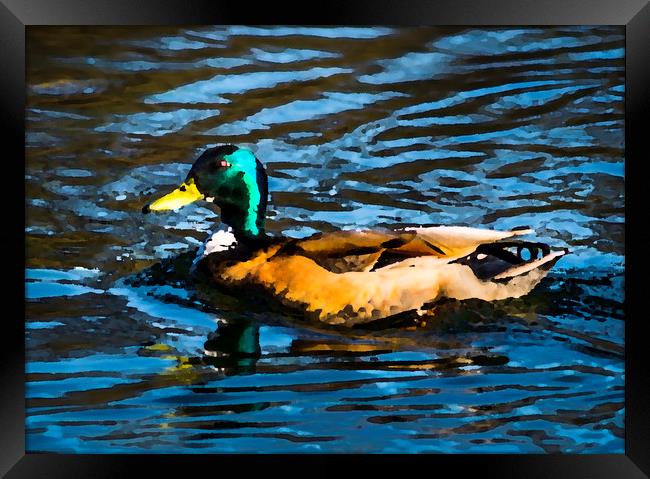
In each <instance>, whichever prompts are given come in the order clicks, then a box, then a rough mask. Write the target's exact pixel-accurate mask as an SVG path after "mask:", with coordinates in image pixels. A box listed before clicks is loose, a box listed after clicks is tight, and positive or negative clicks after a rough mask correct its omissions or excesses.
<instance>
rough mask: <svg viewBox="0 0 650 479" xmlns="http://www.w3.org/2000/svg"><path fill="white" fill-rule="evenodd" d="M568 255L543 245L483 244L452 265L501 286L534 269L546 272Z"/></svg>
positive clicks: (521, 242)
mask: <svg viewBox="0 0 650 479" xmlns="http://www.w3.org/2000/svg"><path fill="white" fill-rule="evenodd" d="M521 231H522V232H521V233H519V234H526V233H524V231H525V230H523V229H522V230H521ZM568 252H569V250H568V249H566V248H565V249H563V250H559V251H551V249H550V247H549V246H548V245H547V244H544V243H533V242H524V241H517V242H498V243H489V244H482V245H480V246H479V247H478V248H476V250H475V251H474V252H473V253H471V254H469V255H467V256H463V257H462V258H459V259H457V260H455V261H453V262H454V263H460V264H464V265H466V266H468V267H469V268H471V270H472V272H473V273H474V275H475V276H476V277H477V278H478V279H480V280H493V281H499V282H500V281H507V280H508V279H510V278H514V277H515V276H521V275H523V274H525V273H528V272H530V271H532V270H534V269H538V268H541V269H544V270H547V269H549V268H550V267H551V266H553V265H554V264H555V263H556V262H557V260H558V259H559V258H561V257H562V256H564V255H565V254H567V253H568Z"/></svg>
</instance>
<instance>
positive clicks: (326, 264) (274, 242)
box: [147, 145, 566, 325]
mask: <svg viewBox="0 0 650 479" xmlns="http://www.w3.org/2000/svg"><path fill="white" fill-rule="evenodd" d="M208 152H210V154H209V155H208V156H207V157H206V153H208ZM208 152H206V153H204V154H203V155H202V156H201V157H200V158H199V160H197V162H196V163H195V165H194V166H193V168H192V171H190V174H189V175H188V178H187V179H186V181H185V182H184V183H183V185H182V186H181V187H180V188H179V190H176V191H175V192H172V193H170V194H169V195H166V196H165V197H163V198H161V199H160V200H158V201H157V202H154V203H152V204H151V206H150V208H147V209H151V210H157V209H170V207H173V208H176V207H179V206H181V204H180V203H182V202H183V201H185V202H186V203H189V202H190V201H194V200H196V199H201V198H206V199H208V200H210V199H214V202H215V203H217V204H219V206H221V210H222V218H223V219H224V222H227V223H228V224H230V225H231V226H232V227H233V229H234V231H233V232H232V233H228V232H219V233H218V234H217V235H215V236H214V237H213V238H212V239H211V240H210V241H209V242H208V243H207V244H206V247H205V250H204V255H203V258H202V259H201V264H200V266H201V267H202V269H203V270H205V271H207V272H208V274H209V275H210V276H211V277H212V279H213V280H214V281H215V282H216V283H218V284H219V285H221V286H225V287H228V288H235V289H238V290H240V291H260V292H262V293H263V294H266V295H268V296H270V297H272V298H275V299H277V300H279V301H280V302H281V303H282V304H284V305H286V306H288V307H291V308H292V309H294V310H299V311H302V312H303V313H304V315H305V316H306V317H308V318H310V319H318V320H320V321H324V322H327V323H331V324H344V325H354V324H358V323H364V322H369V321H374V320H377V319H382V318H386V317H389V316H393V315H396V314H399V313H403V312H405V311H411V310H416V311H417V310H420V309H421V308H422V307H423V306H425V305H427V304H429V303H432V302H434V301H436V300H438V299H440V298H443V297H446V298H455V299H469V298H478V299H483V300H486V301H492V300H499V299H505V298H509V297H520V296H523V295H525V294H527V293H528V292H530V291H531V290H532V289H533V288H534V287H535V286H536V285H537V284H538V283H539V281H540V280H541V279H542V278H543V277H544V276H545V275H546V273H547V271H548V269H550V267H551V266H552V265H553V264H555V262H556V261H557V260H558V259H559V258H560V257H561V256H562V255H564V254H565V252H566V251H565V250H562V251H556V252H551V251H550V248H549V247H548V246H546V245H544V244H541V243H528V242H521V241H519V242H507V243H504V242H503V240H505V239H508V238H511V237H514V236H519V235H522V234H528V233H531V232H532V231H531V230H528V229H516V230H513V231H494V230H486V229H477V228H468V227H448V226H438V227H428V228H406V229H402V230H398V231H390V230H375V231H338V232H332V233H327V234H317V235H314V236H312V237H309V238H306V239H300V240H297V239H289V238H276V237H269V236H267V235H266V234H265V233H264V229H263V224H264V214H265V207H266V194H267V193H266V191H267V190H266V174H265V173H264V172H263V167H262V166H261V163H259V160H257V159H256V158H255V157H254V155H253V154H252V153H251V152H248V151H247V150H241V149H238V148H236V147H232V146H230V145H228V146H226V147H219V148H216V149H213V150H208ZM238 162H243V163H244V164H243V165H242V166H243V167H242V168H241V169H240V171H237V168H238V167H239V165H238ZM197 165H198V166H199V167H200V168H203V169H206V168H207V172H208V174H210V173H211V174H212V178H209V179H207V180H206V178H201V177H200V176H199V174H200V173H202V171H201V170H200V169H197ZM206 165H207V166H206ZM215 165H216V166H215ZM223 174H229V175H230V177H231V178H236V179H238V181H234V182H233V183H231V184H229V185H227V186H224V183H225V182H224V181H223V180H221V181H219V180H220V178H221V175H223ZM215 176H216V178H215ZM252 184H256V185H257V188H255V189H256V190H257V192H256V193H253V194H246V192H247V191H248V189H249V188H251V185H252ZM193 189H194V190H196V191H189V193H190V194H191V195H192V196H191V197H190V196H188V190H193ZM203 191H205V193H202V192H203ZM226 195H229V197H228V198H224V196H226ZM233 197H234V198H236V199H237V201H233V200H232V199H233ZM251 197H252V200H251ZM179 198H180V199H179ZM170 205H171V206H170ZM522 251H528V252H529V253H530V257H529V258H527V259H526V260H524V259H523V257H522Z"/></svg>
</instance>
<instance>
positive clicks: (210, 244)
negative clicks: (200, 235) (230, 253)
mask: <svg viewBox="0 0 650 479" xmlns="http://www.w3.org/2000/svg"><path fill="white" fill-rule="evenodd" d="M236 243H237V239H235V235H234V234H233V233H232V228H228V231H222V230H220V231H217V232H216V233H214V234H213V235H212V236H211V237H210V239H209V240H208V241H206V243H205V245H204V247H203V248H204V249H203V255H202V256H203V257H205V256H207V255H209V254H212V253H217V252H219V251H226V250H227V249H228V248H230V247H231V246H233V245H234V244H236Z"/></svg>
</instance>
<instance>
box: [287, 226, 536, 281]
mask: <svg viewBox="0 0 650 479" xmlns="http://www.w3.org/2000/svg"><path fill="white" fill-rule="evenodd" d="M530 232H531V230H529V229H515V230H511V231H495V230H486V229H479V228H469V227H458V226H436V227H428V228H407V229H403V230H398V231H391V230H368V231H336V232H330V233H319V234H316V235H314V236H311V237H309V238H306V239H302V240H295V241H292V242H290V243H288V244H287V245H286V246H285V247H284V248H283V249H282V251H281V253H284V254H300V255H302V256H306V257H308V258H310V259H312V260H314V261H315V262H316V263H317V264H319V265H320V266H322V267H323V268H325V269H327V270H329V271H332V272H334V273H345V272H351V271H371V270H374V269H377V268H379V267H385V266H387V265H389V264H394V263H398V262H400V261H402V260H404V259H406V258H412V257H419V256H435V257H437V258H444V259H446V260H449V261H452V260H454V259H457V258H460V257H462V256H465V255H468V254H470V253H472V252H473V251H475V250H476V248H477V247H478V246H479V245H481V244H485V243H494V242H495V241H499V240H502V239H506V238H510V237H512V236H516V235H521V234H527V233H530Z"/></svg>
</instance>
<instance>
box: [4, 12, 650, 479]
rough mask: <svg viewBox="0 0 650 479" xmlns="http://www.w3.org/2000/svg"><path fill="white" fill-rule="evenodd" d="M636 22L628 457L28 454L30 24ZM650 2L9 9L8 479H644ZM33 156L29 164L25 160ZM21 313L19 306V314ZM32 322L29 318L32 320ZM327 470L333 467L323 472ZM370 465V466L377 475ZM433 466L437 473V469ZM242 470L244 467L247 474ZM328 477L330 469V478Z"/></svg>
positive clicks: (631, 53) (628, 231) (629, 100)
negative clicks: (396, 476) (253, 476)
mask: <svg viewBox="0 0 650 479" xmlns="http://www.w3.org/2000/svg"><path fill="white" fill-rule="evenodd" d="M182 24H186V25H187V24H193V25H198V24H201V25H213V24H224V25H227V24H248V25H252V24H255V25H258V24H264V25H267V24H286V25H334V24H349V25H403V26H406V25H492V26H497V25H581V24H587V25H589V24H592V25H599V24H601V25H602V24H607V25H625V32H626V52H625V55H626V84H625V144H626V148H625V196H626V201H625V204H626V211H625V218H626V223H625V237H626V256H627V257H628V258H629V259H628V260H627V261H626V273H625V274H626V280H625V285H626V290H625V311H626V325H625V338H626V341H625V358H626V389H625V401H626V402H625V404H626V411H625V412H626V415H625V454H612V455H563V454H558V455H541V454H540V455H435V456H432V455H424V456H412V455H406V456H401V455H399V456H398V455H375V456H364V457H359V456H355V455H337V456H336V457H332V456H331V455H309V456H307V455H301V456H290V457H286V456H281V455H280V456H271V455H269V456H265V455H256V456H254V457H250V456H243V455H230V456H229V455H220V456H219V457H215V456H193V455H62V454H26V453H25V432H24V430H25V394H24V391H25V386H24V379H25V375H24V371H25V369H24V367H25V366H24V365H25V362H24V359H25V348H24V339H25V330H24V302H23V303H22V305H23V307H21V306H19V304H21V303H20V299H19V298H20V297H21V296H22V298H24V297H25V295H24V292H25V291H24V283H25V282H24V258H25V244H24V243H25V242H24V228H25V217H24V209H23V210H21V209H20V208H19V207H18V206H16V205H19V204H20V202H19V200H18V195H19V194H20V193H21V192H22V193H23V198H24V196H25V194H24V157H25V156H24V140H25V135H24V115H25V113H24V108H25V95H26V90H25V46H26V45H25V31H26V27H28V26H30V25H182ZM649 46H650V3H649V2H648V1H646V0H455V1H454V0H408V1H402V2H399V1H394V0H374V1H370V0H366V1H336V0H331V1H329V2H319V3H313V4H312V5H311V6H310V5H309V4H308V3H307V2H302V3H301V4H289V3H279V2H277V1H276V2H266V3H258V2H255V3H245V2H232V1H231V2H223V1H218V0H212V1H209V0H185V1H177V0H158V1H155V0H145V1H137V2H136V1H132V0H92V1H91V0H86V1H84V0H49V1H48V0H1V1H0V65H1V66H2V70H3V71H2V73H1V74H0V98H1V101H2V110H1V111H2V114H1V115H0V122H1V126H2V131H3V137H4V138H5V139H4V140H2V142H0V146H1V147H2V148H1V149H0V151H2V153H3V154H2V167H3V168H7V169H8V170H9V171H7V172H6V173H5V174H4V175H3V176H4V178H3V186H4V188H3V189H4V192H3V196H2V197H1V198H3V199H2V201H1V203H0V208H2V213H3V215H4V217H5V223H4V224H3V225H2V227H0V245H1V247H2V248H3V251H5V252H8V254H5V259H8V260H9V261H4V262H3V263H4V264H5V271H4V272H5V281H4V283H5V286H4V288H3V289H2V290H1V291H2V297H3V299H4V300H5V301H4V304H9V305H11V306H13V307H11V308H4V309H3V312H4V314H2V315H0V317H2V326H3V333H4V334H3V345H2V346H3V347H2V348H1V354H2V361H1V362H0V377H1V380H0V401H1V407H0V418H1V423H0V424H1V429H0V473H2V474H3V475H4V474H5V473H6V476H5V477H8V478H18V477H47V478H54V477H64V476H65V477H111V478H112V477H126V476H130V475H131V473H132V472H133V471H134V470H135V467H137V466H143V467H144V468H145V470H146V474H147V475H157V476H158V475H160V476H169V475H171V474H176V472H174V471H176V470H178V471H184V472H179V473H185V474H187V473H190V474H192V475H195V474H196V473H197V472H198V471H197V467H199V466H203V467H205V468H206V470H207V471H210V470H212V471H213V472H214V473H215V474H218V473H219V472H218V471H219V470H220V471H222V472H221V473H223V471H224V468H225V467H227V466H235V465H236V466H237V467H238V469H239V468H241V466H242V465H244V464H245V465H246V469H247V470H249V469H250V467H251V465H252V464H254V465H256V466H257V467H264V468H265V470H266V471H267V472H268V471H271V469H269V468H271V467H273V468H274V472H280V473H284V474H286V473H292V472H293V473H295V472H298V473H300V474H301V475H310V474H313V473H314V472H315V471H317V469H316V468H315V467H314V466H316V465H318V464H320V463H322V464H323V469H321V471H323V472H328V473H329V474H331V473H337V471H345V470H347V469H349V468H351V467H352V466H355V467H356V466H361V467H362V468H363V469H361V471H363V473H367V472H369V471H373V472H374V470H382V471H385V470H386V468H387V467H389V468H393V469H394V470H395V471H396V472H401V473H404V472H405V471H408V470H409V469H406V467H408V466H409V465H411V464H414V465H415V463H418V464H417V465H418V466H421V467H424V468H427V469H424V471H429V472H430V473H432V474H433V473H439V471H440V468H441V467H444V468H445V469H447V470H449V471H454V472H452V473H453V474H459V473H460V474H461V475H465V474H481V475H485V474H488V475H489V476H490V477H500V478H509V477H526V478H531V479H532V478H548V477H553V478H561V477H571V478H572V479H577V478H583V477H584V478H613V477H616V478H642V477H648V475H650V454H648V451H650V412H646V411H650V401H649V400H648V398H649V394H648V390H649V385H650V374H648V362H649V361H648V355H647V354H646V351H645V350H646V347H645V342H646V340H645V337H646V336H645V335H644V334H643V331H642V328H643V323H644V322H646V321H647V319H646V315H645V314H639V312H643V311H644V309H642V306H643V304H644V301H643V300H644V299H645V298H644V296H645V294H647V293H646V289H647V286H646V284H647V283H646V280H645V279H644V274H645V272H646V271H648V269H649V266H650V259H649V255H648V254H647V251H646V248H647V245H648V244H650V234H649V233H648V232H647V228H646V224H647V222H648V219H649V217H648V213H647V209H646V208H645V206H646V204H645V202H644V200H645V197H644V193H645V189H646V188H647V187H646V185H645V183H646V182H647V180H646V177H645V176H644V175H643V163H644V160H646V161H647V151H646V149H644V148H643V146H644V145H643V141H644V133H645V135H647V131H646V130H645V129H644V124H645V122H644V120H646V119H647V118H648V117H650V115H649V110H650V62H649V61H648V60H649V54H648V47H649ZM21 159H22V161H21ZM14 305H15V306H14ZM21 313H22V314H23V317H22V318H21V316H20V315H21ZM325 467H327V469H324V468H325ZM368 468H369V469H368ZM429 468H431V469H429ZM239 470H241V469H239ZM319 472H320V471H319Z"/></svg>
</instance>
